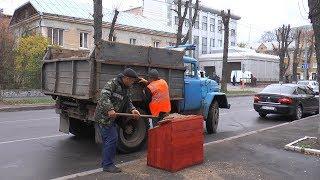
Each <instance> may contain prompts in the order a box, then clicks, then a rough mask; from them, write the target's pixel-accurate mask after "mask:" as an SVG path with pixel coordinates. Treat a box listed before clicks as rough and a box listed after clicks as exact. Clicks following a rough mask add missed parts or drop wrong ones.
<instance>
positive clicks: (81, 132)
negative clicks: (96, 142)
mask: <svg viewBox="0 0 320 180" xmlns="http://www.w3.org/2000/svg"><path fill="white" fill-rule="evenodd" d="M69 121H70V126H69V132H70V133H71V134H73V135H75V136H76V137H79V138H84V137H86V138H87V137H94V127H93V126H92V125H89V124H86V123H85V122H83V121H81V120H79V119H75V118H69Z"/></svg>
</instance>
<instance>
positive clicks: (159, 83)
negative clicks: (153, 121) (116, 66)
mask: <svg viewBox="0 0 320 180" xmlns="http://www.w3.org/2000/svg"><path fill="white" fill-rule="evenodd" d="M148 80H149V81H147V80H145V79H143V78H140V82H141V83H143V84H144V85H145V86H146V88H145V90H144V94H145V99H146V103H147V105H149V110H150V113H151V114H152V115H153V116H157V117H160V119H162V118H164V117H165V116H167V115H169V113H170V111H171V103H170V95H169V86H168V84H167V82H166V81H165V80H163V79H160V78H159V73H158V71H157V70H156V69H151V70H150V71H149V73H148Z"/></svg>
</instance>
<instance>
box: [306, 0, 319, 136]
mask: <svg viewBox="0 0 320 180" xmlns="http://www.w3.org/2000/svg"><path fill="white" fill-rule="evenodd" d="M308 6H309V19H310V20H311V23H312V26H313V32H314V36H315V49H316V55H317V69H318V70H317V71H318V73H317V74H318V83H319V89H320V0H308ZM319 111H320V101H319ZM318 142H320V124H319V134H318Z"/></svg>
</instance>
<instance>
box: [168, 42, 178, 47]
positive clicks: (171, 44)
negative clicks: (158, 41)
mask: <svg viewBox="0 0 320 180" xmlns="http://www.w3.org/2000/svg"><path fill="white" fill-rule="evenodd" d="M168 45H169V46H171V47H174V46H176V43H174V42H169V43H168Z"/></svg>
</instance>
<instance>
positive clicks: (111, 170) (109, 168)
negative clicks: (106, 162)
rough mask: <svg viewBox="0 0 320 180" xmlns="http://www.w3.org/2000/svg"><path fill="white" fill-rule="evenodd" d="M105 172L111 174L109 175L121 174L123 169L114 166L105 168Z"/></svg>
mask: <svg viewBox="0 0 320 180" xmlns="http://www.w3.org/2000/svg"><path fill="white" fill-rule="evenodd" d="M103 171H104V172H109V173H120V172H121V169H120V168H118V167H117V166H115V165H112V166H109V167H106V168H103Z"/></svg>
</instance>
